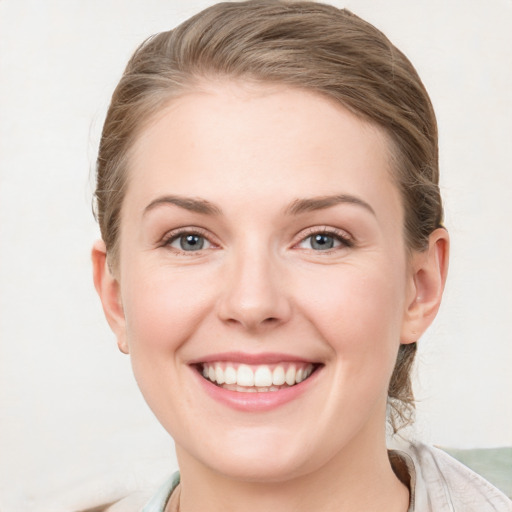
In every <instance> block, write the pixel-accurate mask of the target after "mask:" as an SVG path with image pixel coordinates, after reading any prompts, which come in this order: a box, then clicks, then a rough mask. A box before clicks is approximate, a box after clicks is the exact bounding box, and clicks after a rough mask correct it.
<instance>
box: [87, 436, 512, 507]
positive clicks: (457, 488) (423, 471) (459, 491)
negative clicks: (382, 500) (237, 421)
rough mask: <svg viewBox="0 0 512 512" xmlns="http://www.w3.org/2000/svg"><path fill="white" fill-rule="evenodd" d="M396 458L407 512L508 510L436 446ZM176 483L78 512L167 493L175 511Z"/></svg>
mask: <svg viewBox="0 0 512 512" xmlns="http://www.w3.org/2000/svg"><path fill="white" fill-rule="evenodd" d="M397 458H398V459H399V460H400V461H401V462H402V464H403V465H405V468H406V470H407V472H408V476H409V478H410V490H411V505H410V508H409V512H512V501H511V500H509V499H508V498H507V497H506V496H505V495H504V494H503V493H502V492H500V491H499V490H498V489H496V488H495V487H494V486H493V485H491V484H490V483H489V482H487V481H486V480H484V479H483V478H482V477H481V476H479V475H477V474H476V473H474V472H473V471H472V470H470V469H469V468H467V467H466V466H464V465H463V464H461V463H460V462H458V461H457V460H455V459H454V458H452V457H451V456H450V455H448V454H447V453H445V452H443V451H442V450H440V449H438V448H434V447H431V446H427V445H424V444H420V443H418V444H413V443H403V444H401V445H400V446H399V447H398V449H393V450H390V459H391V461H392V464H394V465H395V464H396V459H397ZM178 483H179V475H178V474H175V475H173V477H172V478H170V479H169V480H168V481H167V482H166V483H165V484H164V485H163V486H162V487H161V488H160V490H159V491H158V492H157V493H156V494H154V495H153V497H152V498H150V499H149V500H148V496H147V494H144V493H139V494H131V495H129V496H127V497H126V498H124V499H122V500H120V501H117V502H116V503H114V504H109V505H103V506H100V507H94V508H89V509H82V510H81V511H80V512H82V511H83V512H164V510H165V507H166V504H167V502H168V500H169V497H170V496H171V494H172V501H171V504H170V505H171V512H175V511H176V510H177V501H178V499H177V498H178V495H179V486H178ZM175 489H176V490H175ZM173 491H174V492H173ZM173 505H174V506H173Z"/></svg>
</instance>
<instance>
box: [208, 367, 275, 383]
mask: <svg viewBox="0 0 512 512" xmlns="http://www.w3.org/2000/svg"><path fill="white" fill-rule="evenodd" d="M217 383H218V382H217ZM254 385H255V386H258V387H264V386H267V387H268V386H272V372H271V371H270V368H269V367H268V366H259V367H258V369H257V370H256V373H255V374H254Z"/></svg>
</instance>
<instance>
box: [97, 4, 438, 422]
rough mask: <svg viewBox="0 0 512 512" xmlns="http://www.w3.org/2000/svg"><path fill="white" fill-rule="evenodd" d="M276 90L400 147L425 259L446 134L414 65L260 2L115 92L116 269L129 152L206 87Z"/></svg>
mask: <svg viewBox="0 0 512 512" xmlns="http://www.w3.org/2000/svg"><path fill="white" fill-rule="evenodd" d="M216 77H228V78H235V79H238V78H240V79H243V80H254V81H258V82H277V83H281V84H286V85H290V86H293V87H298V88H302V89H307V90H310V91H313V92H316V93H318V94H322V95H324V96H326V97H329V98H331V99H333V100H335V101H337V102H339V103H341V104H342V105H343V106H344V107H345V108H348V109H349V110H350V111H352V112H353V113H355V114H356V115H358V116H360V117H361V118H363V119H365V120H367V121H370V122H372V123H375V124H377V125H378V126H380V127H382V128H383V129H384V131H385V132H386V133H387V135H388V137H389V139H390V141H391V143H390V146H391V147H390V149H391V160H392V164H393V170H394V176H395V179H396V182H397V185H398V187H399V189H400V191H401V195H402V199H403V204H404V211H405V223H404V236H405V239H406V242H407V246H408V248H409V249H410V250H424V249H425V248H426V247H427V245H428V237H429V235H430V233H432V231H434V230H435V229H436V228H437V227H439V226H440V225H441V222H442V215H443V212H442V203H441V197H440V193H439V187H438V179H439V172H438V146H437V125H436V119H435V115H434V111H433V108H432V105H431V102H430V99H429V97H428V94H427V92H426V90H425V88H424V86H423V84H422V82H421V80H420V78H419V76H418V74H417V73H416V71H415V69H414V67H413V66H412V64H411V63H410V62H409V60H408V59H407V57H405V55H404V54H403V53H402V52H400V50H398V49H397V48H396V47H395V46H393V44H392V43H391V42H390V41H389V40H388V39H387V38H386V36H384V34H382V32H380V31H379V30H377V29H376V28H375V27H373V26H372V25H370V24H369V23H367V22H365V21H363V20H362V19H361V18H359V17H357V16H355V15H354V14H352V13H351V12H349V11H347V10H345V9H337V8H335V7H332V6H328V5H324V4H320V3H316V2H301V1H298V2H297V1H296V2H287V1H284V0H283V1H277V0H253V1H248V2H229V3H228V2H226V3H220V4H217V5H214V6H212V7H210V8H208V9H205V10H204V11H202V12H200V13H199V14H197V15H196V16H194V17H192V18H190V19H189V20H187V21H185V22H184V23H182V24H181V25H180V26H178V27H177V28H175V29H174V30H171V31H168V32H162V33H160V34H157V35H155V36H153V37H150V38H149V39H147V40H146V41H145V42H144V43H143V44H142V45H141V46H140V47H139V48H138V49H137V51H136V52H135V54H134V55H133V56H132V58H131V59H130V61H129V63H128V65H127V67H126V70H125V72H124V74H123V76H122V78H121V80H120V82H119V84H118V86H117V88H116V90H115V91H114V94H113V96H112V101H111V104H110V108H109V110H108V113H107V117H106V120H105V124H104V127H103V133H102V138H101V143H100V148H99V154H98V160H97V188H96V194H95V197H96V215H97V219H98V221H99V224H100V228H101V234H102V237H103V240H104V241H105V243H106V246H107V252H108V257H109V261H110V263H111V264H113V265H115V262H116V259H117V250H118V249H117V247H118V242H119V236H120V233H119V221H120V212H121V207H122V203H123V197H124V194H125V190H126V187H127V181H128V177H127V161H128V157H129V150H130V148H131V147H132V146H133V142H134V140H135V139H136V137H137V135H138V133H139V132H140V131H141V129H142V128H143V127H144V126H145V124H146V123H147V122H148V121H149V120H150V119H151V118H152V116H153V115H154V114H155V113H156V112H158V111H159V110H160V109H161V108H162V107H163V106H164V105H165V104H166V103H167V102H168V101H169V99H170V98H172V97H174V96H176V95H179V94H180V93H182V92H184V91H187V90H190V89H191V88H193V87H194V85H195V84H196V83H197V82H198V81H200V80H205V79H208V78H216ZM415 352H416V343H413V344H408V345H401V346H400V349H399V353H398V358H397V362H396V365H395V369H394V372H393V375H392V378H391V382H390V384H389V392H388V399H389V404H390V405H391V406H392V412H393V414H392V415H391V423H392V426H393V428H394V429H395V430H396V427H397V425H399V424H404V423H407V422H408V421H409V420H410V418H411V417H412V413H413V409H414V403H413V393H412V387H411V381H410V371H411V367H412V363H413V360H414V355H415Z"/></svg>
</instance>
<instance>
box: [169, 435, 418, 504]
mask: <svg viewBox="0 0 512 512" xmlns="http://www.w3.org/2000/svg"><path fill="white" fill-rule="evenodd" d="M365 437H366V436H363V439H361V440H354V441H353V442H352V443H351V444H350V446H347V447H345V448H344V449H343V450H342V451H341V452H340V453H338V454H336V455H335V456H334V457H332V458H331V459H330V460H328V461H326V463H325V464H324V465H322V467H320V468H316V469H314V470H313V471H309V472H307V473H304V474H300V475H297V476H294V477H293V478H290V479H286V480H280V481H270V482H268V481H265V482H262V481H256V482H255V481H243V480H240V479H236V478H232V477H230V476H226V475H224V474H219V473H218V472H216V471H213V470H212V469H211V468H209V467H206V466H205V465H203V464H202V463H200V462H199V461H197V460H196V459H193V458H190V457H188V456H187V454H186V453H184V452H183V451H182V450H180V448H179V447H178V446H177V453H178V459H179V462H180V470H181V496H180V512H193V511H196V510H208V511H209V512H220V511H222V512H231V511H233V512H235V511H237V512H238V511H240V510H244V512H261V510H279V511H280V512H292V511H293V512H306V511H308V512H309V511H311V510H316V511H321V512H331V511H332V512H334V511H336V512H339V511H343V512H356V511H361V510H379V511H380V512H406V511H407V510H408V506H409V491H408V489H407V488H406V487H405V486H404V485H403V484H402V483H401V482H400V481H399V480H398V478H397V477H396V476H395V474H394V472H393V469H392V467H391V464H390V462H389V459H388V454H387V448H386V443H385V438H384V437H383V438H382V439H380V438H379V439H376V438H375V437H374V438H373V439H374V442H370V443H369V442H368V438H366V439H364V438H365Z"/></svg>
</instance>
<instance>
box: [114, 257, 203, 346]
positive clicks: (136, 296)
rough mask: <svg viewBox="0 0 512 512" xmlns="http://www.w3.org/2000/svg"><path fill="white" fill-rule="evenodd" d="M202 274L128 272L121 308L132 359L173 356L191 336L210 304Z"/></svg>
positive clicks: (162, 270)
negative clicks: (142, 355) (157, 354)
mask: <svg viewBox="0 0 512 512" xmlns="http://www.w3.org/2000/svg"><path fill="white" fill-rule="evenodd" d="M190 270H192V271H190ZM203 274H204V272H201V271H199V270H197V269H185V270H181V271H178V272H176V271H172V270H170V269H168V268H165V267H164V268H162V269H147V270H146V271H140V268H139V270H138V271H137V272H129V269H127V275H128V276H130V277H129V279H127V280H126V281H125V283H126V286H125V287H124V289H123V307H124V312H125V318H126V332H127V340H128V344H129V348H130V352H131V353H132V355H134V354H135V353H136V354H139V352H141V351H144V352H147V353H148V355H149V354H151V353H153V352H165V351H169V352H174V351H175V350H176V349H177V348H178V347H179V346H180V345H181V344H182V343H184V342H185V341H186V340H187V339H188V338H189V337H190V335H192V333H193V331H194V329H195V327H196V326H197V325H198V323H199V322H200V320H201V318H203V317H204V315H205V312H206V311H207V310H208V309H209V308H210V306H211V304H212V290H211V287H206V286H205V283H206V282H208V280H207V279H206V276H204V275H203Z"/></svg>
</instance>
